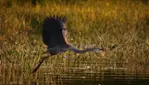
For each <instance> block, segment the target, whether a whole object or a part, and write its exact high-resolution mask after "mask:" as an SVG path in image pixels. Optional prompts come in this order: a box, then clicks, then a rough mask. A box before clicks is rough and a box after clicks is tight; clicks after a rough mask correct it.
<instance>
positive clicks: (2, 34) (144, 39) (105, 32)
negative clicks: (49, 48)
mask: <svg viewBox="0 0 149 85" xmlns="http://www.w3.org/2000/svg"><path fill="white" fill-rule="evenodd" d="M23 1H25V2H23V3H21V2H19V0H6V1H4V0H0V77H1V79H0V84H25V85H26V84H32V83H38V84H39V85H40V84H44V85H46V84H47V85H48V84H52V85H56V84H57V83H56V82H59V83H60V84H63V82H62V79H63V77H66V75H68V74H71V76H72V77H79V75H80V78H82V75H83V74H85V73H94V74H96V73H97V74H98V75H100V76H104V75H106V74H105V72H107V71H110V72H112V73H114V74H119V75H120V74H125V75H130V74H133V75H136V76H137V75H139V74H142V75H143V76H141V77H143V78H145V77H146V76H147V74H148V73H149V5H148V0H140V1H139V0H136V1H135V0H84V1H80V2H76V1H75V0H68V1H67V0H65V1H63V2H62V1H61V0H55V1H54V0H52V2H50V1H48V0H44V2H40V1H41V0H38V1H35V2H36V4H35V5H33V3H31V2H30V1H34V0H23ZM73 3H74V4H73ZM49 15H63V16H67V18H68V21H67V25H68V30H69V33H70V35H69V38H70V43H72V45H74V46H76V47H78V48H80V49H82V48H84V47H90V46H99V47H104V48H108V47H111V46H113V45H117V48H115V49H114V50H112V51H107V52H105V53H104V55H103V53H85V54H79V55H78V54H75V53H73V52H66V53H65V54H60V55H57V56H55V57H54V56H53V57H49V59H48V60H47V61H45V62H44V63H43V65H42V66H41V68H40V69H39V71H38V72H37V73H36V74H35V75H33V74H30V72H31V71H32V70H33V68H34V67H35V66H36V65H37V63H38V62H39V60H40V59H41V58H42V57H44V56H45V55H41V54H42V52H44V51H46V47H45V45H44V44H43V42H42V38H41V29H42V22H43V20H44V18H45V17H47V16H49ZM64 56H65V57H64ZM117 69H120V70H117ZM79 73H81V74H79ZM73 74H74V75H73ZM50 75H51V76H50ZM52 75H53V76H52ZM83 76H84V75H83Z"/></svg>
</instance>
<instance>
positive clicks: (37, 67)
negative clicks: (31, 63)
mask: <svg viewBox="0 0 149 85" xmlns="http://www.w3.org/2000/svg"><path fill="white" fill-rule="evenodd" d="M48 57H49V56H46V57H44V58H42V59H41V61H40V62H39V64H38V65H37V66H36V67H35V68H34V70H33V71H32V73H35V72H36V71H37V70H38V69H39V67H40V66H41V64H42V63H43V61H44V60H45V59H47V58H48Z"/></svg>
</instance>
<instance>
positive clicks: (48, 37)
mask: <svg viewBox="0 0 149 85" xmlns="http://www.w3.org/2000/svg"><path fill="white" fill-rule="evenodd" d="M66 20H67V18H66V17H60V16H50V17H47V18H46V19H45V20H44V22H43V30H42V38H43V42H44V44H46V45H47V46H48V50H47V51H46V52H45V53H49V54H50V55H51V56H52V55H56V54H58V53H62V52H65V51H67V50H71V51H73V52H76V53H85V52H87V51H100V50H103V49H100V48H86V49H84V50H79V49H76V48H74V47H72V46H71V45H70V44H69V43H68V41H67V38H66V36H67V27H66ZM46 58H48V56H47V57H44V58H43V59H42V60H41V61H40V62H39V64H38V66H37V67H36V68H35V69H34V70H33V73H34V72H36V71H37V69H38V68H39V67H40V65H41V64H42V62H43V61H44V60H45V59H46Z"/></svg>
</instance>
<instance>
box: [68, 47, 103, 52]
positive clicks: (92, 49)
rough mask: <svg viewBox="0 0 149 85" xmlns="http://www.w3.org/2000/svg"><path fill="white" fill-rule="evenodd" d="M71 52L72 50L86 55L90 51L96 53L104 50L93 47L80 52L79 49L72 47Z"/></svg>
mask: <svg viewBox="0 0 149 85" xmlns="http://www.w3.org/2000/svg"><path fill="white" fill-rule="evenodd" d="M70 50H72V51H74V52H76V53H85V52H88V51H96V50H102V49H100V48H95V47H93V48H86V49H84V50H79V49H76V48H74V47H71V48H70Z"/></svg>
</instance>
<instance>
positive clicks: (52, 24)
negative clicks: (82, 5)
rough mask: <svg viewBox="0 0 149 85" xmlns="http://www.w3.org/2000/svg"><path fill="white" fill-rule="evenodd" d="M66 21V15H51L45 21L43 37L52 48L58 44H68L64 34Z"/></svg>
mask: <svg viewBox="0 0 149 85" xmlns="http://www.w3.org/2000/svg"><path fill="white" fill-rule="evenodd" d="M65 22H66V17H59V16H50V17H47V18H46V19H45V20H44V22H43V29H42V38H43V42H44V43H45V44H46V45H47V46H48V48H52V47H55V46H58V45H63V44H66V41H65V39H64V37H63V35H62V30H63V28H64V24H65Z"/></svg>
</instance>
